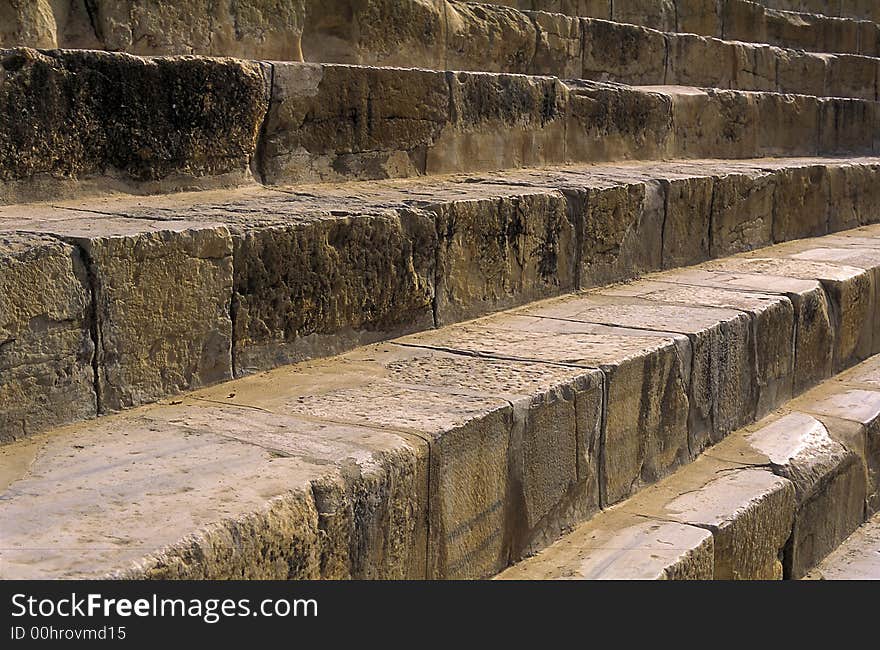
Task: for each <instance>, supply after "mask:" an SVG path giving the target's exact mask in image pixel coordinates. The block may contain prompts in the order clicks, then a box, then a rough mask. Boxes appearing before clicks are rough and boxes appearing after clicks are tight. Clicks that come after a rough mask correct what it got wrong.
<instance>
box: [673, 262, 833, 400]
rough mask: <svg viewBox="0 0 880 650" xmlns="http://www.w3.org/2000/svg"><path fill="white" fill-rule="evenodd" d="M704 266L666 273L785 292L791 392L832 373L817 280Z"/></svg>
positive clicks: (829, 328) (827, 311) (676, 278)
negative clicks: (790, 329)
mask: <svg viewBox="0 0 880 650" xmlns="http://www.w3.org/2000/svg"><path fill="white" fill-rule="evenodd" d="M704 266H705V267H707V268H697V269H693V270H691V269H686V270H681V271H677V272H675V273H674V274H669V275H668V278H669V281H670V282H674V283H677V284H683V285H689V286H690V285H694V286H703V287H716V288H719V289H728V290H731V289H735V290H748V291H758V292H766V293H770V294H780V295H785V296H786V297H787V298H788V299H789V300H791V303H792V306H793V307H794V310H795V321H796V325H795V331H796V342H795V361H794V381H793V388H792V390H793V393H794V394H799V393H801V392H803V391H804V390H806V389H808V388H810V387H812V386H815V385H816V384H818V383H819V382H820V381H822V380H823V379H827V378H828V377H830V376H831V374H832V368H833V355H834V348H833V347H832V346H829V344H828V343H829V341H833V340H834V329H833V327H834V326H833V324H832V321H831V318H832V317H831V306H830V304H829V301H828V297H827V296H826V294H825V291H824V290H823V288H822V286H821V285H820V284H819V282H818V281H809V280H797V279H794V278H785V277H780V276H772V275H757V274H747V273H723V272H717V271H711V270H708V269H709V268H711V264H709V265H704Z"/></svg>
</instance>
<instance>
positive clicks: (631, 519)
mask: <svg viewBox="0 0 880 650" xmlns="http://www.w3.org/2000/svg"><path fill="white" fill-rule="evenodd" d="M713 565H714V549H713V537H712V533H710V532H709V531H707V530H703V529H701V528H697V527H695V526H686V525H682V524H677V523H672V522H664V521H652V520H650V519H646V518H642V517H637V516H633V515H628V514H625V513H622V512H620V511H618V510H609V511H606V512H603V513H601V514H598V515H596V516H595V517H594V518H593V519H591V520H590V522H588V523H586V524H584V525H583V526H580V527H579V528H576V529H575V530H574V531H572V532H571V533H569V534H567V535H566V536H565V537H563V538H562V539H560V540H559V541H558V542H556V543H555V544H553V545H552V546H550V547H548V548H546V549H544V550H543V551H541V552H540V553H538V554H537V555H536V556H534V557H531V558H528V559H526V560H523V561H522V562H520V563H519V564H516V565H514V566H513V567H511V568H510V569H507V570H506V571H504V572H503V573H501V574H500V575H499V576H498V578H497V579H499V580H711V579H712V577H713V574H714V566H713Z"/></svg>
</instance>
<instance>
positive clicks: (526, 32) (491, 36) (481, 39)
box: [426, 2, 549, 74]
mask: <svg viewBox="0 0 880 650" xmlns="http://www.w3.org/2000/svg"><path fill="white" fill-rule="evenodd" d="M446 25H447V37H446V38H447V48H446V66H445V68H446V69H447V70H481V71H485V72H513V73H520V74H522V73H526V72H528V71H529V68H530V67H531V62H532V58H533V57H534V55H535V47H536V43H537V38H538V36H537V35H538V32H537V29H536V27H535V25H534V24H533V23H532V21H531V20H530V19H529V17H528V16H526V15H525V14H523V13H522V12H520V11H515V10H513V9H507V8H505V7H498V6H493V5H491V4H480V5H478V4H469V3H464V2H450V3H447V5H446ZM426 63H427V66H426V67H438V66H437V65H436V62H434V63H433V65H432V64H431V63H432V62H426ZM541 72H542V73H543V74H547V73H549V71H548V70H542V71H541Z"/></svg>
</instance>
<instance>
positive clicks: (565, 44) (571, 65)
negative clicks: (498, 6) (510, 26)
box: [529, 11, 584, 79]
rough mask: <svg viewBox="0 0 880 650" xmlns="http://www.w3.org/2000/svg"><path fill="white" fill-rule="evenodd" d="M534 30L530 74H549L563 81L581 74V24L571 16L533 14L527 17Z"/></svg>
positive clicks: (539, 12) (538, 12) (543, 13)
mask: <svg viewBox="0 0 880 650" xmlns="http://www.w3.org/2000/svg"><path fill="white" fill-rule="evenodd" d="M529 18H531V19H532V21H533V22H534V24H535V28H536V29H537V39H538V40H537V45H536V46H535V56H534V58H533V59H532V65H531V68H530V70H529V72H530V74H552V75H554V76H557V77H561V78H563V79H580V78H582V77H583V76H584V75H583V65H584V64H583V58H582V54H581V53H582V47H583V34H582V32H583V24H582V22H581V21H580V20H579V19H578V18H575V17H573V16H565V15H563V14H558V13H547V12H546V11H537V12H533V13H530V14H529Z"/></svg>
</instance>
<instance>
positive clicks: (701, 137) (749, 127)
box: [658, 88, 790, 158]
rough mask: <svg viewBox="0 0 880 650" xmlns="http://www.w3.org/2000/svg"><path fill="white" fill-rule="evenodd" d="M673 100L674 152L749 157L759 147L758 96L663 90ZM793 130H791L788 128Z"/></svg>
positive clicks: (752, 155) (685, 155)
mask: <svg viewBox="0 0 880 650" xmlns="http://www.w3.org/2000/svg"><path fill="white" fill-rule="evenodd" d="M658 90H663V92H665V93H666V94H668V95H669V96H670V97H671V98H672V110H673V115H674V116H675V119H674V125H675V129H674V138H675V140H674V141H675V151H676V152H677V153H678V154H679V155H680V156H684V157H687V158H711V157H721V158H750V157H754V156H755V155H756V153H757V150H758V149H757V148H758V141H757V139H758V122H759V118H758V108H757V98H756V96H755V95H749V94H745V93H738V92H732V91H725V90H714V89H709V90H697V89H695V88H663V89H658ZM789 128H790V127H789Z"/></svg>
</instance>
